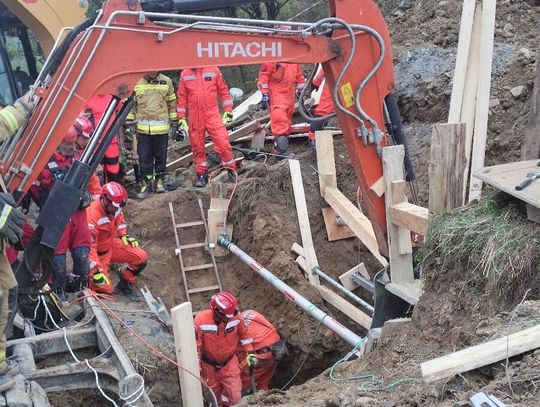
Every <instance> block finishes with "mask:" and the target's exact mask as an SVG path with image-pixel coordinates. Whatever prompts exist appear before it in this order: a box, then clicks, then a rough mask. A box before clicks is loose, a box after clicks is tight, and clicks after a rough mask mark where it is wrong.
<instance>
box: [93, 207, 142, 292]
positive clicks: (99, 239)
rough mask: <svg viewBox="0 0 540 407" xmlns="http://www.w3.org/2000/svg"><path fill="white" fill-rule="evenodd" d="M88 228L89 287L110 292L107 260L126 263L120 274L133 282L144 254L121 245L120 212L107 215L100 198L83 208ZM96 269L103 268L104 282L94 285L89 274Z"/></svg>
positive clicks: (122, 234)
mask: <svg viewBox="0 0 540 407" xmlns="http://www.w3.org/2000/svg"><path fill="white" fill-rule="evenodd" d="M86 213H87V217H88V228H89V229H90V237H91V239H90V241H91V244H90V288H91V289H93V290H94V291H97V292H104V293H107V294H111V293H112V292H113V289H114V287H113V285H112V282H111V279H110V277H109V265H110V263H121V264H123V263H127V265H128V266H127V268H125V269H124V271H123V272H122V276H121V278H123V279H124V280H126V281H127V282H128V283H130V284H135V283H136V282H137V275H138V274H139V273H140V272H141V271H142V270H143V269H144V268H145V267H146V261H147V259H148V255H147V253H146V251H144V250H143V249H142V248H140V247H132V246H131V245H125V244H124V242H122V240H121V237H122V236H124V235H126V234H127V225H126V224H125V222H124V216H123V215H122V212H121V211H120V210H119V211H118V212H117V213H115V214H113V215H108V214H107V213H105V210H104V209H103V204H102V203H101V199H98V200H96V201H94V202H92V203H91V204H90V206H89V207H88V208H87V209H86ZM98 270H103V274H105V275H106V276H107V279H108V282H109V283H108V284H107V285H100V286H95V285H94V284H93V279H92V276H93V275H94V273H95V272H97V271H98Z"/></svg>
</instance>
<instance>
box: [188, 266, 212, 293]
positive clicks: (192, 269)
mask: <svg viewBox="0 0 540 407" xmlns="http://www.w3.org/2000/svg"><path fill="white" fill-rule="evenodd" d="M212 267H214V265H213V264H212V263H207V264H200V265H198V266H190V267H186V268H184V271H197V270H205V269H210V268H212ZM188 291H189V290H188Z"/></svg>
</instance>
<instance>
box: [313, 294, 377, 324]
mask: <svg viewBox="0 0 540 407" xmlns="http://www.w3.org/2000/svg"><path fill="white" fill-rule="evenodd" d="M317 288H318V290H319V294H321V297H322V298H323V299H324V300H325V301H328V302H329V303H330V304H332V305H333V306H334V307H335V308H337V309H338V310H340V311H341V312H343V313H344V314H345V315H347V316H348V317H349V318H350V319H352V320H353V321H354V322H356V323H357V324H359V325H361V326H363V327H364V328H366V329H369V328H371V317H370V316H369V315H367V314H366V313H364V312H362V311H361V310H359V309H358V308H356V307H355V306H354V305H352V304H351V303H350V302H348V301H347V300H345V299H344V298H343V297H340V296H339V295H337V294H336V293H335V292H333V291H331V290H329V289H328V288H326V287H324V286H322V285H321V286H319V287H317Z"/></svg>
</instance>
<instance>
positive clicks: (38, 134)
mask: <svg viewBox="0 0 540 407" xmlns="http://www.w3.org/2000/svg"><path fill="white" fill-rule="evenodd" d="M143 3H144V1H143ZM328 3H329V10H330V16H331V17H329V18H327V19H324V20H321V21H320V22H317V23H296V22H293V23H287V24H289V25H290V26H291V29H290V30H284V29H283V28H279V27H280V25H281V24H282V22H279V21H274V22H272V21H254V20H243V19H224V18H219V17H210V16H207V17H201V16H193V15H174V14H167V13H154V12H145V11H143V9H142V7H141V3H140V2H139V1H136V0H109V1H108V2H107V3H105V5H104V8H103V10H102V14H100V15H99V16H98V18H97V19H96V21H95V22H94V23H93V24H87V28H85V29H82V30H81V32H80V34H78V35H77V36H76V37H75V39H74V40H73V41H72V43H71V44H70V46H69V48H68V49H67V52H66V53H65V56H64V57H63V58H62V59H61V62H60V64H59V65H58V68H57V69H54V70H53V71H51V72H50V74H51V77H50V78H46V77H44V78H43V80H42V83H40V84H38V85H39V87H38V88H37V89H36V94H37V95H38V96H39V97H40V99H41V100H40V102H39V103H38V105H37V107H36V109H35V111H34V113H33V114H32V116H31V118H30V121H29V123H28V124H27V126H26V127H25V128H24V131H22V132H21V133H20V134H18V135H17V136H16V137H15V139H14V140H12V141H11V143H8V145H7V146H4V148H3V149H2V151H1V152H0V165H1V167H0V170H1V172H2V174H3V175H4V178H5V180H6V182H7V185H8V189H9V190H10V191H12V192H14V193H16V194H19V195H20V194H23V193H24V192H26V191H27V190H28V188H29V187H30V185H31V184H32V182H33V181H34V180H35V179H36V177H37V175H38V174H39V172H40V170H41V169H42V168H43V167H44V165H45V164H46V162H47V160H48V159H49V157H50V156H51V155H52V153H53V152H54V150H55V148H56V147H57V146H58V144H59V143H60V141H61V140H62V137H63V136H64V134H65V133H66V131H67V130H68V128H69V126H71V124H72V123H73V121H74V119H75V117H76V116H77V115H78V114H79V113H80V112H81V111H82V110H83V107H84V104H85V102H86V101H87V100H88V99H90V98H91V97H92V96H93V95H95V94H102V93H110V94H113V95H115V96H116V97H118V98H119V99H125V98H128V97H129V96H130V95H131V94H132V92H133V88H134V85H135V84H136V82H137V81H138V80H139V79H140V77H141V76H142V75H144V74H145V73H146V72H150V71H156V70H160V71H166V70H177V69H182V68H193V67H204V66H214V65H217V66H237V65H251V64H260V63H263V62H292V63H302V64H308V63H322V65H323V69H324V72H325V74H326V78H327V81H328V83H329V84H330V86H331V89H334V90H335V94H336V96H337V98H338V99H337V100H338V105H339V106H340V107H339V108H338V109H337V116H338V119H339V123H340V126H341V128H342V129H343V134H344V138H345V142H346V145H347V148H348V150H349V156H350V159H351V163H352V166H353V168H354V171H355V173H356V176H357V178H358V184H359V187H360V191H361V194H362V199H363V202H364V205H365V210H366V212H367V215H368V217H369V218H370V219H371V221H372V224H373V228H374V231H375V235H376V237H377V240H378V242H379V245H380V248H381V251H382V252H383V253H384V252H386V246H387V244H386V238H385V231H386V216H385V206H384V198H381V197H379V196H377V195H376V194H375V193H374V192H372V190H371V186H372V185H373V184H374V183H375V182H376V181H378V180H379V178H380V177H381V176H382V163H381V158H380V151H381V148H382V147H383V146H385V145H386V142H387V141H386V139H387V131H386V129H385V109H384V101H385V99H386V97H387V96H388V95H390V94H391V93H392V92H394V90H395V84H394V74H393V66H392V55H391V47H390V39H389V35H388V31H387V28H386V24H385V22H384V20H383V17H382V15H381V12H380V10H379V8H378V7H377V6H376V4H375V3H374V1H373V0H360V1H358V0H329V1H328ZM165 20H166V21H167V22H163V21H165ZM100 136H101V135H100V134H95V135H94V138H97V137H100ZM96 145H97V141H96V142H94V143H92V142H91V143H90V148H93V147H96ZM92 146H93V147H92ZM90 153H91V152H90ZM90 153H89V154H90ZM87 155H88V154H87ZM83 158H84V156H83Z"/></svg>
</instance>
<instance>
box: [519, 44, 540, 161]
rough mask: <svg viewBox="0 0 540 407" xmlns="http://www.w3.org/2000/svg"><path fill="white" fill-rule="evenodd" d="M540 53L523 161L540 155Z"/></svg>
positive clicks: (522, 151) (522, 149) (537, 58)
mask: <svg viewBox="0 0 540 407" xmlns="http://www.w3.org/2000/svg"><path fill="white" fill-rule="evenodd" d="M539 61H540V51H538V52H537V54H536V79H535V81H534V89H533V94H532V98H531V111H530V113H529V122H528V123H527V127H525V138H524V140H523V144H522V145H521V159H522V160H536V159H537V158H538V154H539V153H540V62H539Z"/></svg>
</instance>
